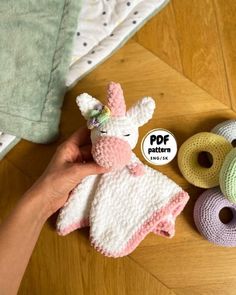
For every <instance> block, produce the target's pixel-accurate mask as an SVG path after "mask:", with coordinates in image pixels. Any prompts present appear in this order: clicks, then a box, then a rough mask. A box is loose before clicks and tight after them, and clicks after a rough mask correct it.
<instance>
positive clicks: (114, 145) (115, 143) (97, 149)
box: [92, 136, 132, 170]
mask: <svg viewBox="0 0 236 295" xmlns="http://www.w3.org/2000/svg"><path fill="white" fill-rule="evenodd" d="M92 155H93V158H94V161H95V162H96V163H97V164H98V165H100V166H102V167H105V168H112V169H114V170H116V169H122V168H123V167H124V166H126V165H128V164H129V163H130V160H131V155H132V152H131V147H130V145H129V144H128V142H126V141H124V140H123V139H120V138H118V137H114V136H102V137H99V138H98V139H97V141H96V142H95V144H94V145H93V147H92Z"/></svg>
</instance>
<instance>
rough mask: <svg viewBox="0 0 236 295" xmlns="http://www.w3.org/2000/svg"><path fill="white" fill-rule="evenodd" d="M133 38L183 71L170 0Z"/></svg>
mask: <svg viewBox="0 0 236 295" xmlns="http://www.w3.org/2000/svg"><path fill="white" fill-rule="evenodd" d="M134 39H135V40H136V41H137V42H138V43H139V44H141V45H142V46H143V47H145V48H146V49H148V50H150V51H151V52H153V53H154V54H155V55H157V56H158V57H160V58H161V59H162V60H163V61H164V62H166V63H167V64H169V65H170V66H171V67H173V68H174V69H176V70H177V71H179V72H181V73H182V72H183V67H182V62H181V58H180V52H179V44H178V38H177V32H176V21H175V15H174V10H173V5H172V2H170V3H169V4H167V6H166V7H165V8H164V9H163V10H162V11H160V12H159V13H158V14H157V15H156V16H155V17H153V18H152V19H151V20H150V21H149V22H148V23H147V24H146V25H145V26H144V27H143V28H142V29H141V30H139V31H138V32H137V34H136V35H135V37H134Z"/></svg>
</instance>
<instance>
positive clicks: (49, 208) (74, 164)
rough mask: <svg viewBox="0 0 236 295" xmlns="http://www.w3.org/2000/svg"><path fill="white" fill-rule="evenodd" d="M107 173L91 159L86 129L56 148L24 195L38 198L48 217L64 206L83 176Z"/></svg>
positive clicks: (88, 135)
mask: <svg viewBox="0 0 236 295" xmlns="http://www.w3.org/2000/svg"><path fill="white" fill-rule="evenodd" d="M107 171H108V170H107V169H105V168H103V167H100V166H99V165H97V164H96V163H95V162H94V161H93V159H92V155H91V142H90V132H89V130H88V129H87V128H80V129H79V130H78V131H76V132H75V133H74V134H73V135H72V136H71V137H70V138H69V139H68V140H66V141H65V142H64V143H62V144H61V145H60V146H59V147H58V148H57V151H56V153H55V154H54V156H53V158H52V160H51V162H50V163H49V165H48V167H47V169H46V170H45V172H44V173H43V175H42V176H41V177H40V178H39V179H38V181H37V182H36V183H35V184H34V185H33V186H32V187H31V189H30V190H29V191H28V192H27V194H30V195H36V196H37V197H40V198H41V201H42V203H43V206H44V209H45V208H46V210H45V212H46V215H48V216H47V217H49V216H50V215H52V214H53V213H54V212H56V211H57V210H58V209H59V208H61V207H62V206H63V205H64V203H65V202H66V200H67V198H68V196H69V193H70V192H71V190H72V189H73V188H74V187H75V186H76V185H77V184H78V183H80V182H81V180H82V179H83V178H84V177H86V176H88V175H92V174H101V173H105V172H107Z"/></svg>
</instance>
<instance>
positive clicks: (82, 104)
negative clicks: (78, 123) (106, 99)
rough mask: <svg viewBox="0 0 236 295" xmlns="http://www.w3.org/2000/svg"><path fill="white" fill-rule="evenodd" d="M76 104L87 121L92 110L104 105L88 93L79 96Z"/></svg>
mask: <svg viewBox="0 0 236 295" xmlns="http://www.w3.org/2000/svg"><path fill="white" fill-rule="evenodd" d="M76 103H77V105H78V107H79V109H80V111H81V113H82V115H83V117H84V118H85V119H86V120H87V119H88V118H89V113H90V111H91V110H93V109H94V108H95V107H99V106H102V103H101V102H100V101H99V100H97V99H96V98H94V97H92V96H91V95H89V94H88V93H83V94H80V95H79V96H77V97H76Z"/></svg>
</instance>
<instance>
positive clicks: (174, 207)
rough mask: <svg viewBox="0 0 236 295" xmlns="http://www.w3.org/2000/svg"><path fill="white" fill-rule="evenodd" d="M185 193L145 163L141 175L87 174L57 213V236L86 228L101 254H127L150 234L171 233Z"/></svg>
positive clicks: (123, 173)
mask: <svg viewBox="0 0 236 295" xmlns="http://www.w3.org/2000/svg"><path fill="white" fill-rule="evenodd" d="M188 199H189V197H188V194H187V193H186V192H184V191H183V190H182V189H181V187H179V186H178V185H177V184H176V183H175V182H173V181H172V180H171V179H169V178H168V177H166V176H165V175H163V174H161V173H160V172H158V171H155V170H153V169H152V168H150V167H148V166H145V173H144V174H143V175H141V176H138V177H137V176H131V175H130V171H129V170H128V169H127V168H124V169H123V170H121V171H115V172H111V173H106V174H104V175H102V176H97V175H92V176H89V177H87V178H85V179H84V180H83V181H82V183H81V184H79V185H78V186H77V187H76V188H75V189H74V191H73V192H72V194H71V196H70V198H69V200H68V201H67V203H66V204H65V205H64V207H63V209H62V210H61V211H60V215H59V217H58V223H57V229H58V232H59V234H61V235H67V234H68V233H70V232H72V231H74V230H75V229H79V228H82V227H85V226H89V225H90V226H91V227H90V238H91V242H92V244H93V246H94V247H95V248H96V249H97V250H98V251H99V252H101V253H102V254H104V255H106V256H110V257H121V256H125V255H128V254H129V253H131V252H132V251H133V250H134V249H135V248H136V247H137V246H138V244H139V243H140V242H141V241H142V240H143V239H144V238H145V236H146V235H147V234H148V233H150V232H154V233H155V234H157V235H160V236H164V237H173V236H174V233H175V219H176V217H177V215H179V214H180V213H181V211H182V210H183V208H184V206H185V205H186V203H187V201H188Z"/></svg>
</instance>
